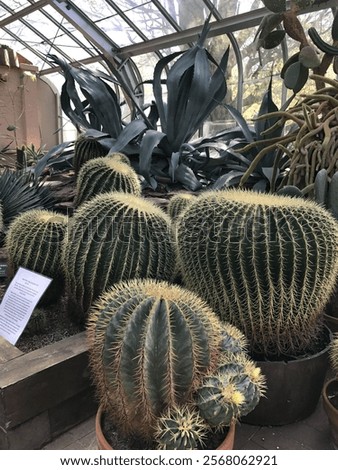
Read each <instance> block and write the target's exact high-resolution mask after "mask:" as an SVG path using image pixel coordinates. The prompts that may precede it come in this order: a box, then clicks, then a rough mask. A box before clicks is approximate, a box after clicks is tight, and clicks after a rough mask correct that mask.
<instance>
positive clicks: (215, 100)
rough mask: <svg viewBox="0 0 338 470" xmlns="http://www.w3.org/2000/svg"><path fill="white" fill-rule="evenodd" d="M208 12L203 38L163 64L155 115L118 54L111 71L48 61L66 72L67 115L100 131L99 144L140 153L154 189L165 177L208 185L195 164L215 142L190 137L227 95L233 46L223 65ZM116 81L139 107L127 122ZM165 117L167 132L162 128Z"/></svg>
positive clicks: (156, 77)
mask: <svg viewBox="0 0 338 470" xmlns="http://www.w3.org/2000/svg"><path fill="white" fill-rule="evenodd" d="M209 19H210V17H209V18H208V19H207V20H206V22H205V24H204V27H203V29H202V32H201V34H200V36H199V38H198V41H197V43H196V45H194V46H193V47H191V48H190V49H188V50H186V51H181V52H175V53H174V54H170V55H168V56H166V57H164V58H162V59H160V60H159V62H158V63H157V65H156V67H155V69H154V73H153V80H152V85H153V95H154V101H153V103H152V104H151V105H150V107H149V113H148V115H147V114H146V112H145V109H144V107H143V106H142V105H143V104H142V103H141V101H140V100H139V99H138V97H137V95H136V94H135V93H134V91H133V90H132V89H131V87H130V84H128V83H126V81H125V79H124V77H123V76H122V75H121V74H120V73H119V71H118V70H117V68H116V67H114V65H113V60H112V61H106V62H107V66H108V67H109V68H110V71H111V74H112V76H109V75H107V74H104V73H102V72H92V71H90V70H88V69H86V68H85V67H81V68H76V67H73V66H71V65H69V64H67V63H66V62H65V61H64V60H63V59H60V58H58V57H56V56H54V55H49V60H52V61H53V62H54V63H56V64H57V65H58V66H60V67H61V68H62V70H63V73H64V76H65V83H64V85H63V87H62V93H61V105H62V108H63V111H64V112H65V114H66V115H67V116H68V117H69V119H70V120H71V121H72V122H73V124H74V125H75V126H76V127H77V128H78V129H79V130H81V131H84V130H85V131H86V132H87V133H88V132H89V133H90V134H91V135H93V133H95V138H97V139H100V143H102V141H103V140H104V142H105V144H106V145H109V143H110V146H109V149H110V153H115V152H123V153H125V154H127V155H128V156H133V155H134V156H136V157H137V158H136V160H137V162H136V163H135V159H132V160H133V161H134V167H135V169H136V170H137V172H138V173H139V174H140V175H142V176H143V178H144V181H145V184H148V185H150V186H151V187H153V188H155V187H156V186H157V184H158V179H160V178H161V177H162V178H163V177H164V178H165V179H166V181H168V182H179V183H181V184H183V185H184V186H185V187H186V188H188V189H190V190H196V189H199V188H200V187H201V186H202V183H201V182H200V181H199V175H198V173H197V170H196V171H195V169H193V167H194V168H195V165H197V166H200V164H201V161H202V164H203V165H205V164H206V162H207V161H208V158H207V152H206V150H205V148H206V147H208V143H207V144H206V142H202V143H199V142H197V143H196V144H194V143H191V139H192V138H193V136H194V135H195V133H196V132H197V131H198V130H199V128H200V127H201V126H202V124H203V122H204V121H205V119H206V118H207V117H208V116H209V114H210V113H211V112H212V111H213V110H214V109H215V107H216V106H218V105H219V104H220V103H221V102H222V100H223V99H224V97H225V95H226V91H227V86H226V81H225V77H224V75H225V69H226V66H227V61H228V55H229V50H226V51H225V53H224V55H223V58H222V59H221V61H220V63H219V64H218V63H217V62H216V61H215V59H214V58H213V57H212V56H211V55H210V53H209V52H208V51H207V49H206V48H205V47H204V42H205V40H206V38H207V35H208V32H209V29H210V27H209ZM103 59H104V58H103ZM168 68H169V72H168V74H167V78H166V79H163V78H162V74H163V71H164V70H165V69H168ZM211 69H214V71H213V72H212V70H211ZM109 82H111V83H113V84H114V85H116V84H118V85H119V87H120V88H121V89H122V90H123V93H124V95H126V96H127V97H128V100H127V101H128V103H129V104H131V107H132V109H131V117H132V120H131V121H130V122H129V123H128V124H126V123H124V122H123V121H122V118H121V108H120V105H121V103H120V102H119V97H118V95H117V93H115V91H114V90H113V89H112V87H111V86H110V84H109ZM76 85H77V86H78V88H79V89H80V90H81V92H82V94H83V95H84V97H85V99H84V100H83V99H81V97H80V95H79V93H78V91H77V87H76ZM140 86H142V83H141V84H140ZM165 95H166V96H167V102H165V98H164V96H165ZM158 120H159V122H160V126H161V130H160V131H159V130H157V121H158ZM44 161H46V159H45V160H44Z"/></svg>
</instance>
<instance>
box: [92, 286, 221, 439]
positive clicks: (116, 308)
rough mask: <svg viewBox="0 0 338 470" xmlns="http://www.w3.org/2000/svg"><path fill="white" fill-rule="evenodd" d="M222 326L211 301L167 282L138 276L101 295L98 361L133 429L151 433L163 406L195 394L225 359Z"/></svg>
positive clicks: (101, 385)
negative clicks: (210, 370)
mask: <svg viewBox="0 0 338 470" xmlns="http://www.w3.org/2000/svg"><path fill="white" fill-rule="evenodd" d="M221 330H222V324H221V322H220V321H219V320H218V318H217V316H216V315H215V314H214V313H213V312H212V311H211V310H210V308H209V307H208V306H207V305H206V304H205V303H204V302H203V301H201V300H200V299H199V298H198V297H197V296H195V295H194V294H193V293H191V292H190V291H187V290H185V289H182V288H181V287H179V286H177V285H170V284H168V283H167V282H163V281H162V282H158V281H155V280H149V279H146V280H143V281H142V280H133V281H129V282H126V283H120V284H117V285H115V286H113V287H112V289H110V290H109V291H107V292H105V293H104V294H103V295H102V296H101V297H100V299H99V300H98V301H97V302H96V303H95V305H94V306H93V307H92V309H91V312H90V316H89V328H88V338H89V344H90V364H91V369H92V372H93V374H94V380H95V383H96V386H97V390H98V395H99V397H100V401H101V402H102V403H104V405H105V407H106V408H107V410H108V411H109V412H110V415H111V417H112V419H113V420H114V421H115V422H116V423H117V424H118V426H119V427H121V429H122V430H123V432H124V433H125V434H128V433H134V434H141V435H143V436H145V437H150V438H151V437H153V434H154V430H155V426H156V422H157V419H158V418H159V416H160V415H161V414H162V413H163V411H165V410H166V409H167V408H168V407H173V406H176V405H181V404H182V405H183V404H185V403H187V402H189V401H191V398H192V395H193V392H194V390H195V389H196V387H197V386H198V385H199V384H200V383H201V381H202V379H203V376H204V375H205V373H206V372H207V371H208V370H209V369H214V368H215V367H216V366H217V358H218V356H219V354H220V341H221Z"/></svg>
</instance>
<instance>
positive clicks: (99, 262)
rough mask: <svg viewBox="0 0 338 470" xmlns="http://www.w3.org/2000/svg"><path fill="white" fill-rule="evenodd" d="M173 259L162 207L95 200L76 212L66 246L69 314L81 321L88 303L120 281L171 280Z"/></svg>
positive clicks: (129, 199)
mask: <svg viewBox="0 0 338 470" xmlns="http://www.w3.org/2000/svg"><path fill="white" fill-rule="evenodd" d="M175 258H176V255H175V244H174V240H173V234H172V229H171V225H170V220H169V217H168V216H167V215H166V214H165V213H164V212H163V211H162V210H161V209H159V208H158V207H156V206H155V205H154V204H152V203H151V202H148V201H146V200H145V199H142V198H140V197H137V196H134V195H130V194H125V193H117V192H115V193H107V194H102V195H99V196H96V197H95V198H93V199H91V200H90V201H88V202H86V203H84V204H82V205H81V207H80V208H79V210H78V211H77V212H76V213H75V215H74V217H73V220H72V224H71V226H70V230H69V233H68V237H67V243H66V244H65V248H64V256H63V259H64V266H65V273H66V284H67V293H68V298H69V311H70V312H71V313H73V315H75V316H76V317H78V318H79V320H80V321H81V319H82V320H84V319H85V315H86V312H87V311H88V309H89V307H90V305H91V303H92V301H93V300H94V299H95V298H97V297H98V296H99V295H100V294H101V293H102V292H103V291H104V290H105V289H107V288H108V287H110V286H111V285H112V284H114V283H116V282H118V281H121V280H128V279H132V278H156V279H159V280H170V279H171V278H172V276H173V274H174V270H175V262H176V261H175Z"/></svg>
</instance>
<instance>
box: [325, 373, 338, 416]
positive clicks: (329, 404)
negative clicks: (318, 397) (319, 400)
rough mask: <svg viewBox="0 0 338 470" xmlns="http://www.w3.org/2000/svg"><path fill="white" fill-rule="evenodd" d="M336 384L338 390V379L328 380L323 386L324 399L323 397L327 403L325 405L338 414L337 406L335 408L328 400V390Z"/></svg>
mask: <svg viewBox="0 0 338 470" xmlns="http://www.w3.org/2000/svg"><path fill="white" fill-rule="evenodd" d="M334 382H337V388H338V379H337V378H335V377H334V378H332V379H330V380H327V381H326V382H325V383H324V386H323V391H322V397H323V400H324V401H325V405H326V406H327V407H328V408H329V409H330V410H331V411H333V412H335V413H338V408H336V407H335V406H333V404H332V403H331V401H330V400H329V399H328V396H327V389H328V387H329V386H330V385H331V384H332V383H334Z"/></svg>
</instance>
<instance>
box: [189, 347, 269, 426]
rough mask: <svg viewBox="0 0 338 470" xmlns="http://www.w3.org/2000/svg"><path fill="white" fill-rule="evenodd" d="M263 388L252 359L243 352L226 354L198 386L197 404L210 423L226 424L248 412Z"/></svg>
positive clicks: (255, 404) (216, 424)
mask: <svg viewBox="0 0 338 470" xmlns="http://www.w3.org/2000/svg"><path fill="white" fill-rule="evenodd" d="M263 392H264V379H263V377H262V375H261V371H260V369H259V368H258V367H256V366H255V364H254V362H253V361H251V360H250V359H248V358H247V357H246V356H245V355H244V354H242V353H241V354H225V355H224V356H223V358H221V359H220V365H219V366H218V368H217V370H216V371H215V372H214V373H212V374H210V375H209V376H207V377H206V378H205V379H204V381H203V383H202V385H201V386H200V387H199V389H198V390H197V406H198V409H199V412H200V415H201V416H202V418H204V419H205V421H206V422H207V423H208V424H209V425H210V426H214V427H219V426H220V427H222V426H227V425H230V423H231V421H232V420H233V419H237V418H238V417H240V416H245V415H247V414H248V413H250V411H252V410H253V409H254V408H255V407H256V406H257V404H258V402H259V400H260V398H261V396H262V394H263Z"/></svg>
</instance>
